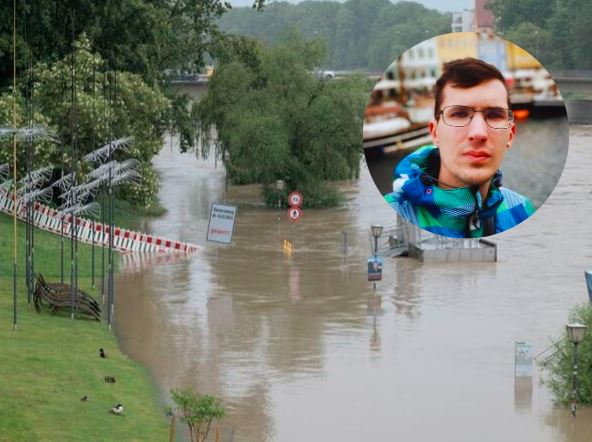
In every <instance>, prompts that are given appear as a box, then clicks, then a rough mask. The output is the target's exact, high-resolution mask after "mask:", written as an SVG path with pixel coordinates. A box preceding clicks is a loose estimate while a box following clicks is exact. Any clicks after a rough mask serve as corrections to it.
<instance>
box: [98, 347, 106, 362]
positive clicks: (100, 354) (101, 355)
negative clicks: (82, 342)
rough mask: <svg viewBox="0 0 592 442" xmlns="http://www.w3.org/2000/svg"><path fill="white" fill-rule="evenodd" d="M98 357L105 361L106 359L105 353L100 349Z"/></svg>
mask: <svg viewBox="0 0 592 442" xmlns="http://www.w3.org/2000/svg"><path fill="white" fill-rule="evenodd" d="M99 356H100V357H102V358H103V359H105V358H106V357H107V355H106V354H105V351H104V350H103V349H102V348H99Z"/></svg>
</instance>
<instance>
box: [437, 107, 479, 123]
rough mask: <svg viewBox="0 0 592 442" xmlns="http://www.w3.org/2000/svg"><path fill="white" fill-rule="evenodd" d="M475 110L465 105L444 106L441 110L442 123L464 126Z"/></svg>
mask: <svg viewBox="0 0 592 442" xmlns="http://www.w3.org/2000/svg"><path fill="white" fill-rule="evenodd" d="M474 113H475V111H474V110H473V109H472V108H470V107H467V106H446V107H445V108H444V109H443V110H442V117H443V118H444V123H446V124H447V125H449V126H458V127H461V126H466V125H467V124H469V123H470V121H471V118H473V114H474Z"/></svg>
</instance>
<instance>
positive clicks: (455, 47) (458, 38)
mask: <svg viewBox="0 0 592 442" xmlns="http://www.w3.org/2000/svg"><path fill="white" fill-rule="evenodd" d="M435 38H436V50H437V56H438V58H439V59H440V72H442V69H441V68H442V65H443V64H444V63H447V62H449V61H452V60H457V59H459V58H466V57H473V58H477V38H478V35H477V34H476V33H474V32H453V33H451V34H444V35H438V36H437V37H435Z"/></svg>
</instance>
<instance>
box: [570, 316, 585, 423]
mask: <svg viewBox="0 0 592 442" xmlns="http://www.w3.org/2000/svg"><path fill="white" fill-rule="evenodd" d="M587 328H588V327H586V326H585V325H583V324H579V323H571V324H567V326H566V329H567V337H568V338H569V340H570V341H571V342H572V343H573V345H574V358H573V378H572V392H571V395H572V402H571V414H572V416H573V417H576V409H577V406H578V405H577V403H578V344H579V343H580V342H582V341H583V340H584V335H585V334H586V329H587Z"/></svg>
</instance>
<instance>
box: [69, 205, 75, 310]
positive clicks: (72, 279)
mask: <svg viewBox="0 0 592 442" xmlns="http://www.w3.org/2000/svg"><path fill="white" fill-rule="evenodd" d="M70 319H74V214H73V213H70Z"/></svg>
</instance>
